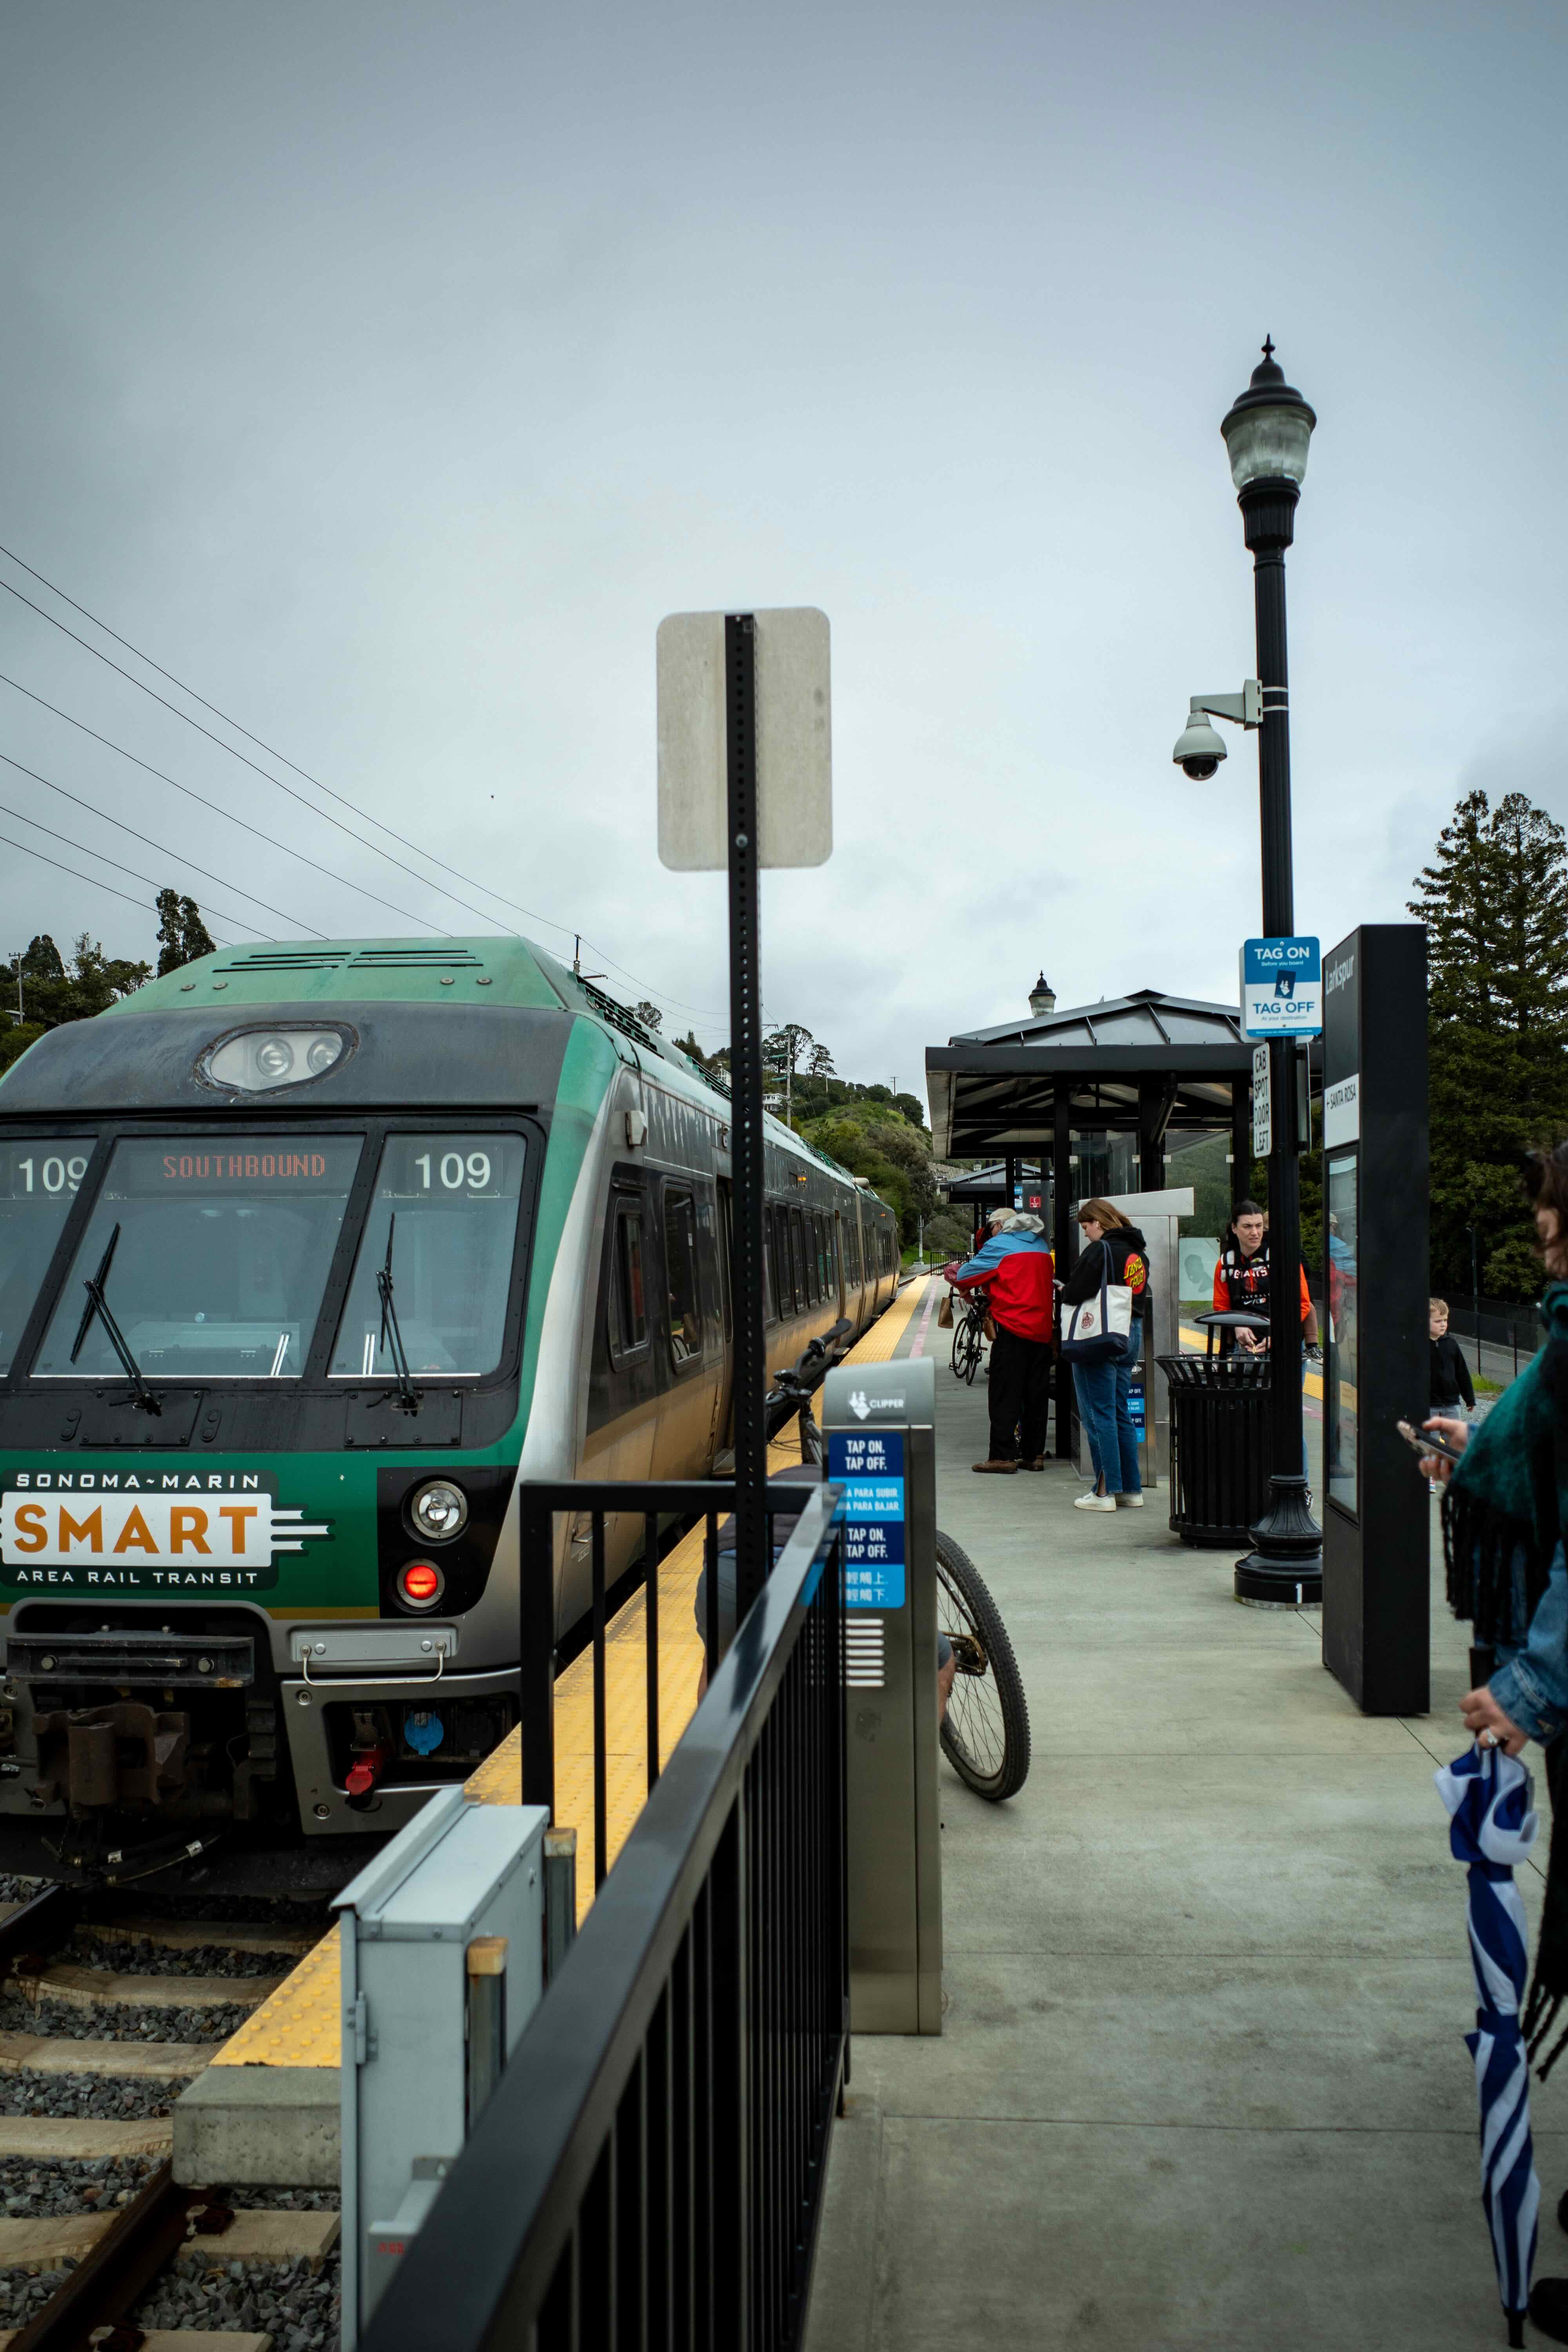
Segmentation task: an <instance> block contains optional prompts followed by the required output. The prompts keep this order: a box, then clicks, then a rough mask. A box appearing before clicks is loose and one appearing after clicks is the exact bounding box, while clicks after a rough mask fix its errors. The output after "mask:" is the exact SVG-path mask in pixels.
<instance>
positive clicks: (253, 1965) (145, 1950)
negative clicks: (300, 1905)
mask: <svg viewBox="0 0 1568 2352" xmlns="http://www.w3.org/2000/svg"><path fill="white" fill-rule="evenodd" d="M85 1957H86V1958H87V1959H88V1963H89V1966H90V1967H92V1968H95V1969H110V1970H111V1971H113V1972H114V1973H115V1974H117V1975H120V1976H132V1977H282V1976H287V1975H288V1973H289V1966H290V1963H289V1959H288V1958H287V1957H286V1956H285V1955H284V1954H282V1953H279V1952H237V1951H235V1950H234V1949H233V1948H232V1947H231V1946H229V1945H227V1944H197V1945H196V1946H195V1948H194V1949H193V1950H191V1951H188V1952H172V1951H171V1950H170V1949H169V1948H168V1946H167V1945H166V1944H154V1943H153V1942H151V1941H150V1940H149V1939H148V1938H147V1937H140V1938H138V1940H137V1941H136V1942H135V1943H131V1944H110V1943H106V1942H99V1941H97V1940H96V1939H95V1940H94V1942H93V1943H92V1944H91V1945H89V1948H88V1951H87V1954H86V1956H85Z"/></svg>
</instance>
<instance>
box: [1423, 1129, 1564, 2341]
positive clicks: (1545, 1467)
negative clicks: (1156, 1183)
mask: <svg viewBox="0 0 1568 2352" xmlns="http://www.w3.org/2000/svg"><path fill="white" fill-rule="evenodd" d="M1525 1184H1526V1188H1527V1190H1528V1191H1529V1192H1530V1195H1531V1201H1532V1202H1533V1203H1534V1208H1535V1227H1536V1233H1537V1236H1538V1239H1539V1246H1540V1249H1541V1254H1542V1258H1543V1259H1544V1261H1545V1265H1546V1273H1547V1277H1548V1279H1547V1287H1546V1291H1545V1295H1544V1297H1542V1302H1541V1314H1542V1322H1543V1324H1544V1325H1545V1330H1546V1337H1545V1341H1544V1344H1543V1346H1542V1348H1541V1349H1540V1351H1539V1353H1538V1354H1537V1355H1536V1356H1535V1357H1534V1358H1533V1359H1532V1360H1531V1363H1530V1365H1529V1366H1528V1367H1527V1369H1526V1370H1524V1371H1523V1372H1521V1374H1520V1376H1519V1378H1518V1379H1517V1380H1516V1381H1514V1382H1513V1383H1512V1385H1511V1386H1510V1387H1509V1388H1507V1389H1505V1390H1504V1391H1503V1393H1502V1395H1501V1396H1500V1398H1499V1399H1498V1402H1496V1404H1495V1405H1494V1406H1493V1407H1492V1409H1491V1411H1490V1412H1489V1414H1488V1416H1487V1418H1486V1420H1485V1421H1483V1422H1482V1423H1480V1424H1479V1426H1478V1427H1472V1426H1471V1425H1470V1424H1469V1423H1468V1422H1464V1421H1461V1420H1458V1418H1456V1417H1455V1416H1453V1415H1451V1414H1447V1413H1434V1414H1432V1415H1431V1416H1430V1418H1429V1419H1428V1421H1427V1423H1426V1428H1427V1429H1428V1430H1429V1431H1430V1432H1431V1433H1433V1434H1434V1435H1436V1436H1438V1437H1441V1438H1443V1439H1445V1440H1446V1441H1447V1444H1446V1446H1445V1450H1444V1452H1443V1453H1441V1454H1436V1453H1433V1454H1427V1455H1426V1457H1425V1459H1424V1460H1423V1463H1422V1467H1423V1469H1424V1470H1425V1471H1426V1474H1427V1475H1428V1477H1430V1478H1435V1479H1436V1480H1437V1481H1438V1482H1439V1483H1440V1484H1441V1485H1442V1486H1444V1487H1445V1489H1446V1492H1445V1494H1444V1496H1443V1543H1444V1551H1445V1554H1446V1557H1447V1566H1448V1598H1449V1601H1451V1603H1452V1604H1453V1608H1454V1612H1455V1614H1456V1615H1457V1616H1459V1617H1468V1618H1469V1619H1470V1620H1471V1622H1473V1624H1474V1626H1475V1633H1476V1639H1477V1641H1478V1643H1488V1644H1490V1645H1491V1647H1492V1648H1493V1649H1494V1651H1495V1652H1496V1654H1497V1657H1498V1660H1499V1664H1498V1668H1497V1671H1496V1673H1495V1674H1493V1675H1491V1677H1490V1678H1489V1681H1488V1682H1486V1683H1485V1684H1483V1685H1479V1686H1478V1687H1477V1688H1476V1689H1475V1690H1469V1691H1467V1692H1466V1693H1465V1695H1464V1697H1463V1698H1462V1699H1461V1700H1460V1702H1459V1712H1460V1714H1461V1716H1462V1717H1463V1718H1464V1723H1465V1727H1466V1729H1467V1730H1468V1731H1469V1732H1470V1733H1472V1734H1473V1735H1474V1737H1475V1738H1476V1740H1477V1741H1478V1743H1479V1745H1480V1746H1481V1747H1483V1748H1494V1747H1495V1748H1502V1749H1504V1750H1505V1752H1506V1753H1507V1754H1509V1755H1510V1756H1517V1755H1518V1754H1519V1752H1520V1750H1521V1748H1523V1747H1524V1746H1525V1744H1526V1742H1527V1741H1528V1740H1531V1739H1534V1740H1538V1741H1539V1742H1540V1743H1541V1745H1542V1747H1543V1748H1545V1751H1546V1778H1547V1786H1548V1788H1549V1789H1550V1790H1551V1794H1552V1844H1551V1850H1550V1853H1549V1855H1548V1858H1547V1865H1546V1899H1545V1902H1544V1903H1543V1905H1542V1916H1541V1932H1540V1938H1539V1942H1538V1946H1537V1949H1536V1955H1535V1970H1534V1975H1533V1977H1532V1979H1531V1988H1530V1996H1529V2000H1528V2001H1527V2003H1526V2008H1525V2030H1526V2033H1527V2035H1528V2037H1529V2042H1530V2048H1531V2054H1532V2055H1533V2056H1534V2057H1535V2058H1536V2059H1537V2060H1538V2061H1539V2065H1538V2073H1539V2074H1540V2075H1541V2076H1542V2078H1544V2076H1545V2075H1546V2074H1548V2073H1549V2072H1550V2071H1551V2068H1552V2065H1553V2064H1554V2063H1556V2060H1557V2059H1558V2057H1559V2056H1560V2055H1561V2053H1562V2052H1563V2048H1564V2046H1568V2034H1563V2032H1562V2031H1561V2026H1562V2021H1563V2004H1564V2002H1565V2000H1568V1737H1564V1736H1563V1735H1564V1727H1568V1564H1565V1556H1564V1550H1563V1535H1564V1530H1565V1529H1568V1141H1564V1142H1563V1143H1560V1144H1559V1145H1558V1146H1557V1148H1556V1150H1554V1151H1550V1152H1547V1151H1540V1152H1536V1153H1535V1154H1533V1155H1532V1157H1531V1160H1530V1161H1529V1162H1528V1164H1527V1167H1526V1171H1525ZM1455 1453H1457V1454H1458V1456H1459V1459H1458V1462H1457V1463H1456V1462H1455V1461H1453V1460H1452V1459H1451V1458H1450V1457H1451V1454H1455ZM1558 2219H1559V2221H1562V2222H1563V2224H1564V2226H1565V2227H1568V2197H1565V2198H1564V2199H1563V2201H1562V2203H1561V2204H1560V2205H1559V2207H1558ZM1530 2315H1531V2319H1532V2320H1533V2321H1534V2322H1535V2324H1536V2326H1538V2327H1539V2328H1540V2330H1541V2332H1542V2335H1543V2336H1550V2337H1551V2338H1552V2341H1553V2342H1554V2343H1557V2344H1568V2278H1541V2279H1537V2280H1536V2282H1535V2284H1534V2286H1533V2287H1532V2289H1531V2296H1530Z"/></svg>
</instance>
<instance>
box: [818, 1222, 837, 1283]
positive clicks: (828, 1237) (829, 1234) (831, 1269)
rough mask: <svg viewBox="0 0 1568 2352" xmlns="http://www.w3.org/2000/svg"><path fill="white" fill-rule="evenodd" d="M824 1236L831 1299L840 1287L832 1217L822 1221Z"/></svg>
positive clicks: (824, 1262)
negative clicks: (835, 1259)
mask: <svg viewBox="0 0 1568 2352" xmlns="http://www.w3.org/2000/svg"><path fill="white" fill-rule="evenodd" d="M822 1234H823V1241H824V1244H825V1248H826V1255H825V1257H824V1259H823V1264H824V1265H826V1269H827V1295H828V1297H830V1298H831V1297H832V1296H833V1294H834V1292H835V1291H836V1290H837V1287H838V1268H837V1265H835V1264H834V1232H833V1219H832V1218H831V1217H824V1219H823V1221H822Z"/></svg>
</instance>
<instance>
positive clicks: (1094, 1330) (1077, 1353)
mask: <svg viewBox="0 0 1568 2352" xmlns="http://www.w3.org/2000/svg"><path fill="white" fill-rule="evenodd" d="M1099 1248H1100V1288H1099V1290H1098V1292H1096V1293H1095V1295H1094V1296H1093V1297H1089V1298H1080V1299H1079V1300H1077V1301H1076V1302H1074V1303H1071V1304H1069V1303H1068V1300H1066V1299H1064V1300H1063V1301H1062V1305H1061V1309H1060V1314H1061V1341H1062V1354H1063V1356H1064V1357H1065V1358H1066V1359H1067V1361H1068V1363H1069V1364H1110V1363H1120V1362H1121V1360H1122V1359H1123V1358H1124V1357H1126V1356H1129V1355H1131V1352H1132V1293H1131V1290H1130V1288H1129V1287H1128V1286H1127V1284H1126V1283H1124V1282H1112V1281H1111V1279H1110V1251H1109V1250H1108V1249H1107V1248H1106V1246H1105V1244H1104V1243H1103V1242H1101V1243H1100V1244H1099Z"/></svg>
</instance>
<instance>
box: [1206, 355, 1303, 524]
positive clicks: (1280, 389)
mask: <svg viewBox="0 0 1568 2352" xmlns="http://www.w3.org/2000/svg"><path fill="white" fill-rule="evenodd" d="M1317 421H1318V419H1317V416H1316V415H1315V413H1314V412H1313V410H1312V409H1311V408H1310V407H1309V406H1308V404H1307V403H1306V402H1305V401H1304V400H1303V399H1302V397H1301V395H1300V393H1299V392H1298V391H1297V390H1296V389H1295V387H1294V385H1292V384H1289V383H1286V381H1285V371H1284V369H1283V368H1282V367H1278V366H1276V364H1275V361H1274V343H1273V340H1272V338H1269V339H1268V340H1267V341H1265V343H1264V346H1263V358H1262V362H1261V363H1260V364H1259V365H1258V366H1257V367H1255V368H1254V369H1253V371H1252V381H1251V383H1249V384H1248V385H1247V390H1246V391H1245V392H1244V393H1240V394H1237V398H1236V399H1235V400H1233V401H1232V403H1231V404H1230V406H1229V408H1228V409H1227V410H1226V415H1225V417H1224V419H1223V420H1222V422H1221V425H1220V428H1219V429H1220V431H1221V433H1222V434H1223V435H1224V436H1225V446H1226V456H1227V457H1229V459H1230V478H1231V480H1232V481H1233V482H1234V483H1235V484H1236V487H1237V492H1238V493H1239V492H1241V491H1242V490H1245V489H1248V488H1250V487H1251V485H1252V484H1253V483H1254V482H1265V481H1278V480H1281V479H1283V480H1285V481H1289V482H1294V483H1295V485H1296V488H1297V490H1298V492H1299V491H1300V488H1301V484H1302V483H1303V482H1304V481H1305V480H1306V478H1307V451H1308V447H1309V446H1310V442H1311V438H1312V427H1313V425H1316V423H1317Z"/></svg>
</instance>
